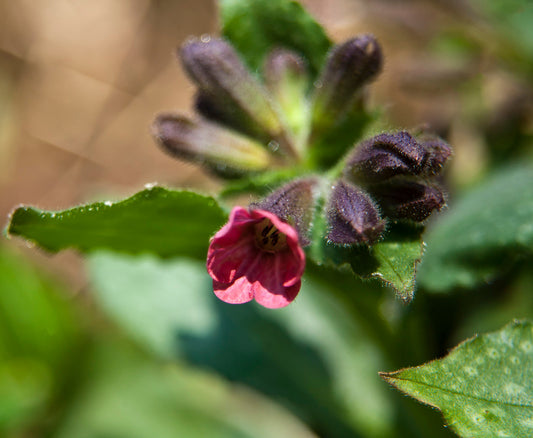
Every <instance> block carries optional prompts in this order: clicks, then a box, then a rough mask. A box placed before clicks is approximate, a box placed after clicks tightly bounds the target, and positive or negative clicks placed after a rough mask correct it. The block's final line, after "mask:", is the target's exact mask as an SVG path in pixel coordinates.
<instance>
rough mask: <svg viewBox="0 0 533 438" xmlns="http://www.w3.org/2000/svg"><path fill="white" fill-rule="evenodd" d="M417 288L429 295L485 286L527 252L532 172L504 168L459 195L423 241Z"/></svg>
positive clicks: (532, 225)
mask: <svg viewBox="0 0 533 438" xmlns="http://www.w3.org/2000/svg"><path fill="white" fill-rule="evenodd" d="M426 241H427V244H428V249H427V253H426V254H425V256H424V260H423V262H422V264H421V266H420V271H419V276H418V280H419V283H420V285H421V286H423V287H425V288H427V289H429V290H431V291H435V292H442V291H447V290H450V289H452V288H454V287H458V286H459V287H474V286H475V285H477V284H479V283H481V282H483V281H489V280H491V279H492V278H493V277H494V276H496V275H497V274H498V273H500V272H502V271H503V270H505V269H506V268H508V267H509V266H510V265H512V264H513V263H514V262H515V261H516V260H517V259H518V258H520V257H531V254H532V251H533V167H532V166H531V165H529V166H521V167H513V168H509V169H506V170H505V171H503V172H501V173H500V174H498V175H496V176H493V177H492V178H491V179H490V180H488V181H486V182H485V183H484V184H482V185H481V186H480V187H478V188H477V189H474V190H472V191H471V192H470V193H467V194H466V195H464V196H463V197H462V198H461V199H459V200H458V201H457V202H456V203H455V205H452V206H451V207H450V210H449V211H448V212H447V213H445V214H443V215H442V217H440V219H439V220H438V221H437V223H436V224H435V226H434V227H433V229H431V230H430V232H429V233H428V236H427V240H426Z"/></svg>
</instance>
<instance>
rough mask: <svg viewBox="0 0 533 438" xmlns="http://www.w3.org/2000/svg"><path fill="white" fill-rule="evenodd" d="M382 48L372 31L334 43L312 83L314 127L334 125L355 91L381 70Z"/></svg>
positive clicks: (351, 102)
mask: <svg viewBox="0 0 533 438" xmlns="http://www.w3.org/2000/svg"><path fill="white" fill-rule="evenodd" d="M382 63H383V57H382V54H381V48H380V46H379V44H378V42H377V41H376V39H375V38H374V36H372V35H361V36H358V37H355V38H353V39H351V40H348V41H346V42H345V43H343V44H339V45H337V46H335V47H333V49H332V51H331V52H330V54H329V58H328V60H327V61H326V65H325V66H324V69H323V70H322V73H321V75H320V78H319V79H318V81H317V82H316V83H315V92H314V95H313V106H312V122H313V129H314V131H315V130H316V131H322V130H323V129H327V128H328V127H330V126H332V125H334V124H335V123H337V122H338V121H339V119H340V118H342V117H343V116H344V115H345V114H346V113H347V112H348V111H349V110H350V109H351V107H352V106H353V103H354V101H355V99H356V97H357V94H358V93H357V92H358V91H359V90H360V89H361V88H362V86H363V85H365V84H366V83H367V82H368V81H370V80H372V79H373V78H374V77H375V76H376V75H377V74H378V73H379V72H380V70H381V66H382Z"/></svg>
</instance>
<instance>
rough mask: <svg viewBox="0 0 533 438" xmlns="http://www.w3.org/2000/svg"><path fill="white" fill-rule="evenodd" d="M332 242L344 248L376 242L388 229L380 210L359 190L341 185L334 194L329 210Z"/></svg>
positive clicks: (345, 183) (338, 184)
mask: <svg viewBox="0 0 533 438" xmlns="http://www.w3.org/2000/svg"><path fill="white" fill-rule="evenodd" d="M327 215H328V223H329V232H328V236H327V238H328V240H329V241H330V242H333V243H337V244H342V245H352V244H361V243H363V244H367V245H371V244H373V243H374V242H376V241H377V240H378V239H379V238H380V237H381V233H382V232H383V230H384V229H385V221H384V220H383V219H381V216H380V214H379V210H378V208H377V206H376V204H375V203H374V201H372V199H371V198H370V196H369V195H368V194H367V193H366V192H365V191H364V190H362V189H360V188H359V187H356V186H354V185H352V184H350V183H348V182H345V181H338V182H337V183H336V184H335V187H334V188H333V191H332V192H331V197H330V200H329V204H328V209H327Z"/></svg>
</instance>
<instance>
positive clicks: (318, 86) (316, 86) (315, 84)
mask: <svg viewBox="0 0 533 438" xmlns="http://www.w3.org/2000/svg"><path fill="white" fill-rule="evenodd" d="M313 85H314V86H315V88H322V85H323V84H322V81H320V80H316V81H315V82H314V83H313Z"/></svg>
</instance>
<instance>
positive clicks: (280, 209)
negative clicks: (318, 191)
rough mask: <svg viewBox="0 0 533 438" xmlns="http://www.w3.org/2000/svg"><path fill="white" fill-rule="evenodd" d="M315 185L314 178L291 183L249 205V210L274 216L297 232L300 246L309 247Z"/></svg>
mask: <svg viewBox="0 0 533 438" xmlns="http://www.w3.org/2000/svg"><path fill="white" fill-rule="evenodd" d="M316 183H317V181H316V179H314V178H304V179H299V180H296V181H291V182H290V183H288V184H285V185H284V186H282V187H281V188H279V189H277V190H275V191H274V192H272V193H271V194H270V195H268V196H267V197H266V198H264V199H262V200H260V201H259V202H254V203H252V204H250V209H251V210H265V211H269V212H270V213H273V214H275V215H276V216H277V217H279V218H280V219H281V220H283V221H285V222H287V223H288V224H290V225H292V226H293V227H294V228H295V229H296V231H298V236H299V240H300V245H302V246H305V245H309V243H310V241H309V237H308V235H309V228H310V226H311V219H312V215H313V208H314V193H313V192H314V188H315V186H316Z"/></svg>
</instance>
